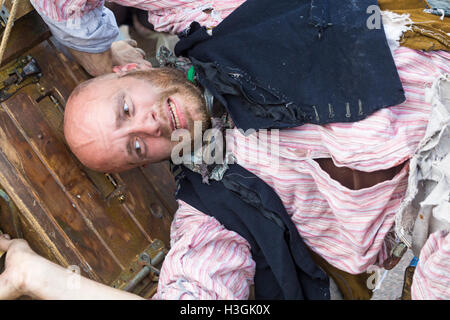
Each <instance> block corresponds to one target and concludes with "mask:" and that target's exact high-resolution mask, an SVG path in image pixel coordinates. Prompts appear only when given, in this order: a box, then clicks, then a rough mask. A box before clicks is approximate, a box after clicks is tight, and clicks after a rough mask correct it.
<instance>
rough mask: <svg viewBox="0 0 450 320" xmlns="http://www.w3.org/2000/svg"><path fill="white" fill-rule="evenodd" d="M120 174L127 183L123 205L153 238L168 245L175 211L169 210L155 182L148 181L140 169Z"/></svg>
mask: <svg viewBox="0 0 450 320" xmlns="http://www.w3.org/2000/svg"><path fill="white" fill-rule="evenodd" d="M119 176H120V179H121V180H122V181H123V184H124V185H126V189H125V190H124V192H123V193H124V195H125V200H124V202H123V205H125V206H127V207H128V208H129V212H130V214H133V215H134V216H135V217H136V219H137V220H138V221H139V223H140V224H141V225H142V227H143V228H144V230H145V231H146V232H147V233H148V234H149V235H150V236H151V237H152V239H154V238H157V239H160V240H162V241H164V243H165V244H166V245H168V244H169V242H170V237H169V230H170V224H171V222H172V217H173V212H170V211H168V210H167V208H166V207H165V206H164V204H163V203H162V202H161V199H160V198H158V195H157V193H156V191H155V189H154V188H153V184H151V183H148V182H147V181H146V180H145V178H144V176H143V175H142V173H141V172H140V171H139V170H136V169H135V170H130V171H127V172H123V173H120V174H119ZM119 181H120V180H119Z"/></svg>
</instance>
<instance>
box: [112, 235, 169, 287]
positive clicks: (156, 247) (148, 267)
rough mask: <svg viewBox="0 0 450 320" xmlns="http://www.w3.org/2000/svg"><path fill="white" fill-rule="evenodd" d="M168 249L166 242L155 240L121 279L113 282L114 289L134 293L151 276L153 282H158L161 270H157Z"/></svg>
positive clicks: (122, 274)
mask: <svg viewBox="0 0 450 320" xmlns="http://www.w3.org/2000/svg"><path fill="white" fill-rule="evenodd" d="M166 254H167V249H166V247H165V245H164V242H163V241H161V240H159V239H155V240H153V242H152V243H151V244H150V245H149V246H148V247H147V248H146V249H145V250H144V251H143V252H141V253H140V254H139V255H138V256H137V258H136V259H134V260H133V261H132V262H131V265H130V267H129V268H127V269H126V270H124V271H123V272H122V273H121V274H120V276H119V278H118V279H117V280H116V281H114V282H113V284H112V286H113V287H114V288H118V289H122V290H125V291H132V290H133V289H134V288H136V286H138V285H139V284H140V283H141V282H142V280H144V279H145V278H147V277H149V276H151V279H152V281H153V282H157V281H158V276H159V272H160V271H159V269H158V268H157V267H158V266H159V265H160V264H161V263H162V262H163V260H164V258H165V256H166Z"/></svg>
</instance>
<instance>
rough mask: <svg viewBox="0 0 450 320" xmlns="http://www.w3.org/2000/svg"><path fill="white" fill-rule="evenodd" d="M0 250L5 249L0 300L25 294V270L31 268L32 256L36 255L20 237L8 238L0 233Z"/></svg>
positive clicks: (0, 275)
mask: <svg viewBox="0 0 450 320" xmlns="http://www.w3.org/2000/svg"><path fill="white" fill-rule="evenodd" d="M0 251H5V253H4V254H6V253H7V255H6V261H5V270H4V271H3V273H2V274H0V300H4V299H16V298H18V297H20V296H22V295H24V294H26V293H27V292H26V284H25V283H26V279H27V277H29V275H28V273H27V270H31V269H32V267H31V266H32V265H33V260H34V258H36V257H38V255H37V254H36V253H34V252H33V250H31V249H30V247H29V246H28V243H27V242H26V241H25V240H22V239H16V240H10V238H9V236H8V235H5V234H3V235H0Z"/></svg>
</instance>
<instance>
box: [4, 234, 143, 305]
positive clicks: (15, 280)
mask: <svg viewBox="0 0 450 320" xmlns="http://www.w3.org/2000/svg"><path fill="white" fill-rule="evenodd" d="M0 251H6V252H7V256H6V268H5V270H4V272H3V273H2V274H0V300H4V299H16V298H18V297H20V296H22V295H27V296H30V297H32V298H35V299H46V300H81V299H84V300H112V299H120V300H125V299H142V298H141V297H140V296H138V295H134V294H131V293H128V292H126V291H122V290H118V289H114V288H111V287H108V286H106V285H103V284H101V283H98V282H95V281H92V280H90V279H87V278H85V277H81V276H80V277H79V278H77V280H76V282H75V284H74V276H75V275H74V274H72V273H71V272H69V271H68V269H65V268H63V267H61V266H59V265H57V264H54V263H53V262H50V261H49V260H46V259H44V258H42V257H40V256H39V255H37V254H36V253H35V252H33V251H32V250H31V249H30V247H29V246H28V244H27V242H26V241H25V240H21V239H15V240H9V239H8V238H6V237H5V235H1V236H0Z"/></svg>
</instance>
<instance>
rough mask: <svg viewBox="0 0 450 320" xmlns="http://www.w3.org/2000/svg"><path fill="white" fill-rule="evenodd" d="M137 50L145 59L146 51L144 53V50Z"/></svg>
mask: <svg viewBox="0 0 450 320" xmlns="http://www.w3.org/2000/svg"><path fill="white" fill-rule="evenodd" d="M136 50H137V51H138V52H139V53H140V54H142V57H145V51H144V50H142V49H141V48H136Z"/></svg>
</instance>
